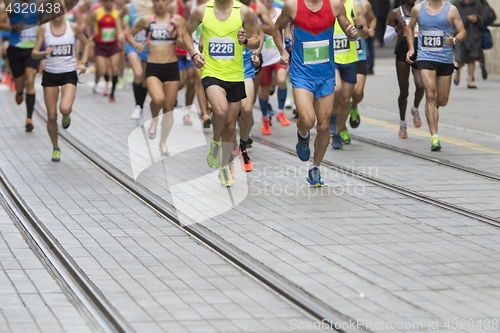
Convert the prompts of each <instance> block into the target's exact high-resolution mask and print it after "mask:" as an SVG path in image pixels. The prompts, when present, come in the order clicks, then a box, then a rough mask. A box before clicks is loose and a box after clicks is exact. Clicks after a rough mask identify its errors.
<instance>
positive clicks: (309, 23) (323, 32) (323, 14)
mask: <svg viewBox="0 0 500 333" xmlns="http://www.w3.org/2000/svg"><path fill="white" fill-rule="evenodd" d="M334 25H335V16H334V15H333V11H332V6H331V4H330V0H323V6H322V7H321V9H320V10H318V11H317V12H313V11H311V10H310V9H309V8H307V7H306V4H305V0H298V1H297V15H296V17H295V19H294V20H293V22H292V43H293V44H292V59H291V62H290V75H291V76H298V77H301V78H305V79H308V80H320V79H324V78H331V77H333V76H334V74H335V62H334V57H333V29H334Z"/></svg>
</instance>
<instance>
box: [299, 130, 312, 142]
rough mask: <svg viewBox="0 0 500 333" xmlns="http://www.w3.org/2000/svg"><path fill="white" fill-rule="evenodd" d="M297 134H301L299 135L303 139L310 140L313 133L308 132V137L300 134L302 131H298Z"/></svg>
mask: <svg viewBox="0 0 500 333" xmlns="http://www.w3.org/2000/svg"><path fill="white" fill-rule="evenodd" d="M297 133H299V135H300V137H301V138H302V139H306V140H307V139H309V137H310V136H311V133H310V132H309V131H307V134H306V136H303V135H302V134H300V131H297Z"/></svg>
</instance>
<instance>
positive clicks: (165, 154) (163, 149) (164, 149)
mask: <svg viewBox="0 0 500 333" xmlns="http://www.w3.org/2000/svg"><path fill="white" fill-rule="evenodd" d="M160 154H161V156H170V152H169V151H168V149H167V146H165V148H163V147H162V146H161V144H160Z"/></svg>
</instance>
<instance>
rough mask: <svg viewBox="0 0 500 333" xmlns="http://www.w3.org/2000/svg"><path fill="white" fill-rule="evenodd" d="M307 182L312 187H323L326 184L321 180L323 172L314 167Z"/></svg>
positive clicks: (310, 170)
mask: <svg viewBox="0 0 500 333" xmlns="http://www.w3.org/2000/svg"><path fill="white" fill-rule="evenodd" d="M307 181H308V182H309V184H310V185H311V186H312V187H321V186H323V185H325V183H324V182H323V181H322V180H321V171H320V170H319V168H318V167H312V168H311V169H309V173H308V177H307Z"/></svg>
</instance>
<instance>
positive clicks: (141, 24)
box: [125, 15, 149, 52]
mask: <svg viewBox="0 0 500 333" xmlns="http://www.w3.org/2000/svg"><path fill="white" fill-rule="evenodd" d="M148 23H149V17H148V16H147V15H146V16H143V17H141V18H140V19H138V20H137V22H136V23H135V24H134V26H133V27H132V29H130V30H129V31H127V33H126V34H125V38H126V39H127V42H129V44H130V45H132V47H133V48H134V49H136V50H137V51H139V52H142V51H144V45H142V44H139V43H137V42H136V41H135V39H134V36H135V35H137V33H139V31H142V30H145V29H146V28H147V25H148Z"/></svg>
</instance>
